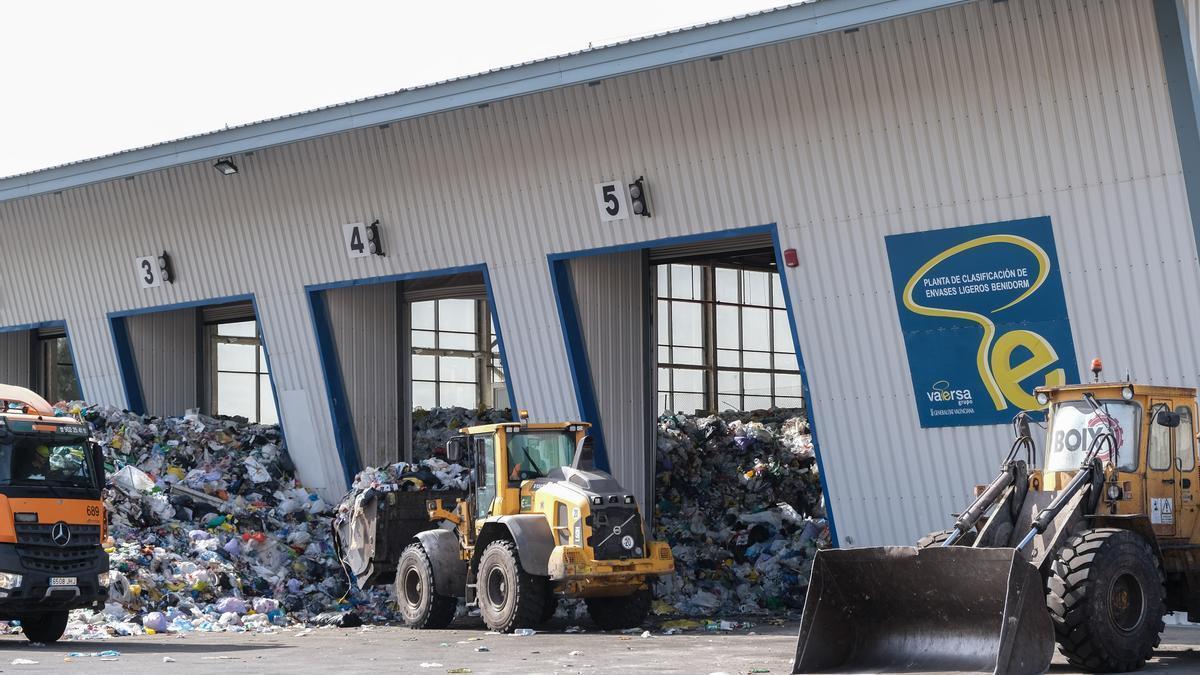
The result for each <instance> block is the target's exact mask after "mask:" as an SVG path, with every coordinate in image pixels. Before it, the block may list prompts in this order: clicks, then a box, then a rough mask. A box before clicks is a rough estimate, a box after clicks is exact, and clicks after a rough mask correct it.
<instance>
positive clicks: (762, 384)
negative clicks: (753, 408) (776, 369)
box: [742, 373, 771, 405]
mask: <svg viewBox="0 0 1200 675" xmlns="http://www.w3.org/2000/svg"><path fill="white" fill-rule="evenodd" d="M742 382H743V386H744V391H745V392H746V399H747V401H749V398H750V396H751V395H755V396H767V397H769V396H770V395H771V375H770V373H743V374H742ZM747 405H749V403H747Z"/></svg>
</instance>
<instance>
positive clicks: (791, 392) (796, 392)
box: [775, 375, 804, 397]
mask: <svg viewBox="0 0 1200 675" xmlns="http://www.w3.org/2000/svg"><path fill="white" fill-rule="evenodd" d="M802 387H803V385H802V383H801V382H800V376H799V375H776V376H775V395H776V396H795V397H799V396H801V395H803V394H804V389H803V388H802Z"/></svg>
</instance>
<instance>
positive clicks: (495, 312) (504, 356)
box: [483, 265, 521, 422]
mask: <svg viewBox="0 0 1200 675" xmlns="http://www.w3.org/2000/svg"><path fill="white" fill-rule="evenodd" d="M483 285H484V287H485V288H487V296H488V310H489V311H490V312H491V313H492V323H493V324H495V326H496V346H497V348H499V349H500V367H501V368H503V369H504V388H505V390H507V391H508V406H509V411H510V412H511V413H512V418H513V421H514V422H520V421H521V414H520V408H519V407H518V406H517V397H516V394H514V393H513V382H512V377H511V376H510V375H509V374H510V373H511V372H512V371H511V370H509V369H508V352H507V351H505V349H504V329H502V328H501V327H500V310H499V309H498V308H497V307H496V294H495V293H493V292H492V277H491V275H490V274H488V268H487V265H483Z"/></svg>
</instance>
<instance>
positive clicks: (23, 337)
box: [0, 330, 35, 388]
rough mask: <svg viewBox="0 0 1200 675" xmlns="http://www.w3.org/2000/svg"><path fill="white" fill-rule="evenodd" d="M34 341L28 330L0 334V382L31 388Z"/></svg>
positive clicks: (31, 333) (31, 332)
mask: <svg viewBox="0 0 1200 675" xmlns="http://www.w3.org/2000/svg"><path fill="white" fill-rule="evenodd" d="M34 340H35V338H34V334H33V331H29V330H17V331H12V332H10V333H0V382H2V383H4V384H11V385H15V386H18V387H26V388H30V387H33V359H34V356H33V349H34Z"/></svg>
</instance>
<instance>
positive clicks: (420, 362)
mask: <svg viewBox="0 0 1200 675" xmlns="http://www.w3.org/2000/svg"><path fill="white" fill-rule="evenodd" d="M436 358H437V357H436V356H428V355H424V354H413V357H412V378H413V379H414V380H432V379H434V378H436V377H437V364H436V363H435V362H434V359H436Z"/></svg>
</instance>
